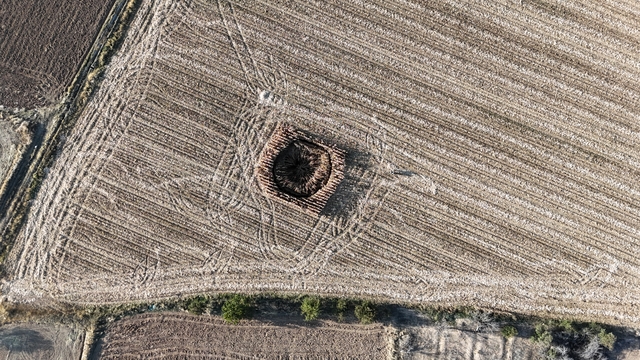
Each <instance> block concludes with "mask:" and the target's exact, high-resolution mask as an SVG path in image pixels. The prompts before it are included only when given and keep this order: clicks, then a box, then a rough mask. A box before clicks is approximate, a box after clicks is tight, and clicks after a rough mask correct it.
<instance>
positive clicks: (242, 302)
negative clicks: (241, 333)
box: [222, 295, 252, 324]
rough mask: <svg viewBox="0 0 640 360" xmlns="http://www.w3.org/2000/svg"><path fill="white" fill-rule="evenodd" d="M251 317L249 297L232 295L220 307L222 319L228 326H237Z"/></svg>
mask: <svg viewBox="0 0 640 360" xmlns="http://www.w3.org/2000/svg"><path fill="white" fill-rule="evenodd" d="M251 315H252V307H251V302H250V299H249V297H247V296H243V295H233V296H232V297H231V298H230V299H229V300H227V301H226V302H225V303H224V305H222V318H223V319H224V321H226V322H227V323H230V324H237V323H238V322H240V320H242V319H248V318H250V317H251Z"/></svg>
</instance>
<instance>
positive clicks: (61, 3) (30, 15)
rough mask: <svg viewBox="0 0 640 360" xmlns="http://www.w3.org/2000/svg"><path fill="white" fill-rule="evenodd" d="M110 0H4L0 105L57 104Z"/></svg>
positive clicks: (0, 21) (0, 18)
mask: <svg viewBox="0 0 640 360" xmlns="http://www.w3.org/2000/svg"><path fill="white" fill-rule="evenodd" d="M113 2H114V0H108V1H100V0H90V1H78V0H47V1H38V0H5V1H2V6H0V105H4V106H8V107H14V108H22V107H25V108H33V107H37V106H42V105H46V104H51V103H54V102H55V101H57V100H58V99H59V98H60V96H61V95H62V92H63V91H64V90H65V87H66V86H68V85H69V84H70V82H71V80H72V79H73V76H74V75H75V74H76V72H77V71H78V67H79V66H80V63H81V62H82V59H83V57H84V56H85V54H86V52H87V51H88V50H89V47H90V45H91V44H92V43H93V40H94V38H95V36H96V35H97V33H98V30H100V27H101V26H102V21H103V20H104V18H105V16H106V15H107V12H108V11H109V9H110V8H111V5H112V4H113Z"/></svg>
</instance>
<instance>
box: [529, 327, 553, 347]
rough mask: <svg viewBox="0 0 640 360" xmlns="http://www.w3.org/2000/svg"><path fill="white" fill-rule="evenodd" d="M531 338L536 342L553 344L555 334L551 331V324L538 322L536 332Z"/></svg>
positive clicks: (547, 344)
mask: <svg viewBox="0 0 640 360" xmlns="http://www.w3.org/2000/svg"><path fill="white" fill-rule="evenodd" d="M531 340H532V341H533V342H535V343H540V344H543V345H546V346H549V345H551V341H552V340H553V336H552V335H551V333H550V332H549V326H548V325H547V324H544V323H540V324H536V327H535V330H534V334H533V336H531Z"/></svg>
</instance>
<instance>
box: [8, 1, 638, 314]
mask: <svg viewBox="0 0 640 360" xmlns="http://www.w3.org/2000/svg"><path fill="white" fill-rule="evenodd" d="M560 5H561V6H560ZM638 10H639V9H638V6H637V5H634V3H632V2H627V3H624V4H623V3H618V2H617V1H606V2H604V3H598V4H595V3H586V2H583V1H578V0H573V1H568V2H562V4H559V3H556V1H547V2H539V1H536V2H529V1H522V2H518V1H510V0H503V1H493V0H491V1H488V0H486V1H485V0H472V1H465V2H462V3H461V2H458V1H447V0H439V1H430V2H424V1H379V0H372V1H332V2H326V1H300V0H275V1H258V0H242V1H231V2H229V1H224V0H220V1H207V0H194V1H186V2H175V1H168V0H167V1H143V2H142V4H141V7H140V10H139V11H138V12H137V13H136V17H135V19H134V21H133V24H132V25H131V28H130V31H129V32H128V34H127V36H126V39H125V40H124V42H123V44H122V47H121V48H120V50H119V51H118V53H117V54H116V55H115V56H114V57H113V59H112V62H111V63H110V65H109V67H108V68H107V69H106V72H105V78H104V81H103V82H102V83H101V86H100V88H99V89H98V91H97V92H96V93H95V94H94V96H93V97H92V98H91V99H90V100H89V102H88V104H87V107H86V109H85V111H84V112H83V113H82V114H81V116H80V118H79V119H78V121H77V125H76V127H75V128H74V131H73V133H72V134H71V135H70V136H69V138H68V141H67V142H66V144H67V145H66V146H65V148H64V149H63V151H62V153H61V155H60V156H59V158H58V159H57V161H56V164H55V165H54V166H53V167H52V169H51V171H50V172H49V175H48V176H47V178H46V179H45V181H44V182H43V186H42V189H41V191H40V193H39V194H38V197H37V199H36V200H35V202H34V204H33V206H32V209H33V211H32V212H31V214H30V216H29V220H28V222H27V223H26V225H25V226H24V228H23V229H22V233H21V235H20V236H19V238H18V240H17V242H16V246H15V248H14V249H13V251H12V253H11V255H10V256H9V260H8V262H7V263H6V266H7V269H8V272H9V273H10V277H9V279H8V281H7V282H6V283H5V285H4V291H5V293H6V294H7V296H8V298H9V299H12V300H17V301H34V300H38V299H48V298H49V296H50V297H51V298H53V299H55V300H57V301H66V302H73V303H111V302H121V301H131V300H140V299H153V298H165V297H171V296H176V295H178V294H193V293H201V292H207V291H211V292H229V291H243V292H258V291H281V292H305V293H316V294H342V295H355V296H366V297H378V298H383V299H387V300H392V301H398V302H405V301H406V302H425V303H431V304H447V305H474V306H480V307H487V308H492V309H501V310H506V311H513V312H520V313H527V314H540V315H547V316H548V315H549V314H551V315H553V316H557V317H574V318H577V319H584V320H598V321H602V322H607V323H615V324H626V325H630V326H634V325H635V326H637V324H639V323H640V258H639V257H638V256H637V254H638V253H640V184H639V183H638V181H637V178H638V174H640V141H638V140H639V139H640V138H639V136H640V127H639V124H638V121H637V120H638V118H639V117H640V110H639V108H638V106H637V104H638V102H637V100H638V99H639V98H640V60H639V59H638V56H637V54H638V52H639V50H640V34H639V33H638V31H637V30H636V28H637V26H636V24H637V12H638ZM282 122H285V123H289V124H291V125H293V126H295V127H296V128H298V129H301V130H302V131H304V132H305V133H308V134H311V135H313V136H314V137H317V138H319V139H322V140H323V141H325V142H326V143H328V144H336V145H337V146H338V147H339V148H341V149H344V150H345V151H346V154H347V156H346V159H345V168H344V180H343V181H342V182H341V183H340V185H338V186H337V188H336V191H335V193H334V195H333V196H332V197H331V198H329V199H328V203H327V205H326V206H325V207H324V208H323V210H322V211H321V213H320V216H316V215H314V214H308V213H305V212H304V211H301V210H299V209H295V208H292V207H290V206H288V205H287V204H284V203H282V202H280V201H276V200H275V199H273V198H272V197H270V196H268V194H266V193H265V192H264V191H263V190H262V189H261V187H260V185H259V181H258V179H257V176H256V172H255V167H256V165H257V164H258V161H259V156H260V154H261V150H262V149H264V147H265V144H267V142H268V141H269V135H270V134H271V133H272V132H273V130H274V128H275V127H276V125H277V124H278V123H282Z"/></svg>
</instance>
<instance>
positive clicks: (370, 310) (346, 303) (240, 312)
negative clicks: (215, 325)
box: [184, 295, 376, 324]
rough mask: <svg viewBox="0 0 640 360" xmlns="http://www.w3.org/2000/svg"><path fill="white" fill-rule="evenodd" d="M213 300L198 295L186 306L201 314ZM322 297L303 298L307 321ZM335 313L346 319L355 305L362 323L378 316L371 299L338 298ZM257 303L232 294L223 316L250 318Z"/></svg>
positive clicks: (316, 314) (233, 320)
mask: <svg viewBox="0 0 640 360" xmlns="http://www.w3.org/2000/svg"><path fill="white" fill-rule="evenodd" d="M211 300H212V299H210V298H208V297H205V296H196V297H193V298H191V299H189V300H187V301H186V303H185V304H184V308H185V309H186V310H187V311H189V312H190V313H193V314H196V315H200V314H203V313H205V312H206V311H207V309H208V308H209V306H210V305H211V304H210V303H211ZM320 305H321V303H320V298H319V297H316V296H306V297H304V298H302V302H301V305H300V313H301V314H302V316H303V317H304V319H305V320H306V321H313V320H316V319H318V317H319V316H320V312H321V306H320ZM334 305H335V306H334V311H333V312H334V313H335V315H336V316H337V319H338V321H344V319H345V315H346V312H347V310H348V309H349V308H350V307H351V306H353V314H354V315H355V317H356V318H357V319H358V321H359V322H360V323H362V324H370V323H372V322H373V321H374V320H375V318H376V306H375V305H374V304H373V303H372V302H370V301H350V300H347V299H337V300H336V301H335V304H334ZM254 307H255V304H254V301H253V299H252V298H251V297H249V296H245V295H232V296H230V297H228V298H227V299H226V300H224V302H223V304H222V309H221V312H222V318H223V319H224V320H225V321H226V322H228V323H230V324H237V323H238V322H239V321H240V320H242V319H250V318H251V317H252V316H253V310H254Z"/></svg>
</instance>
